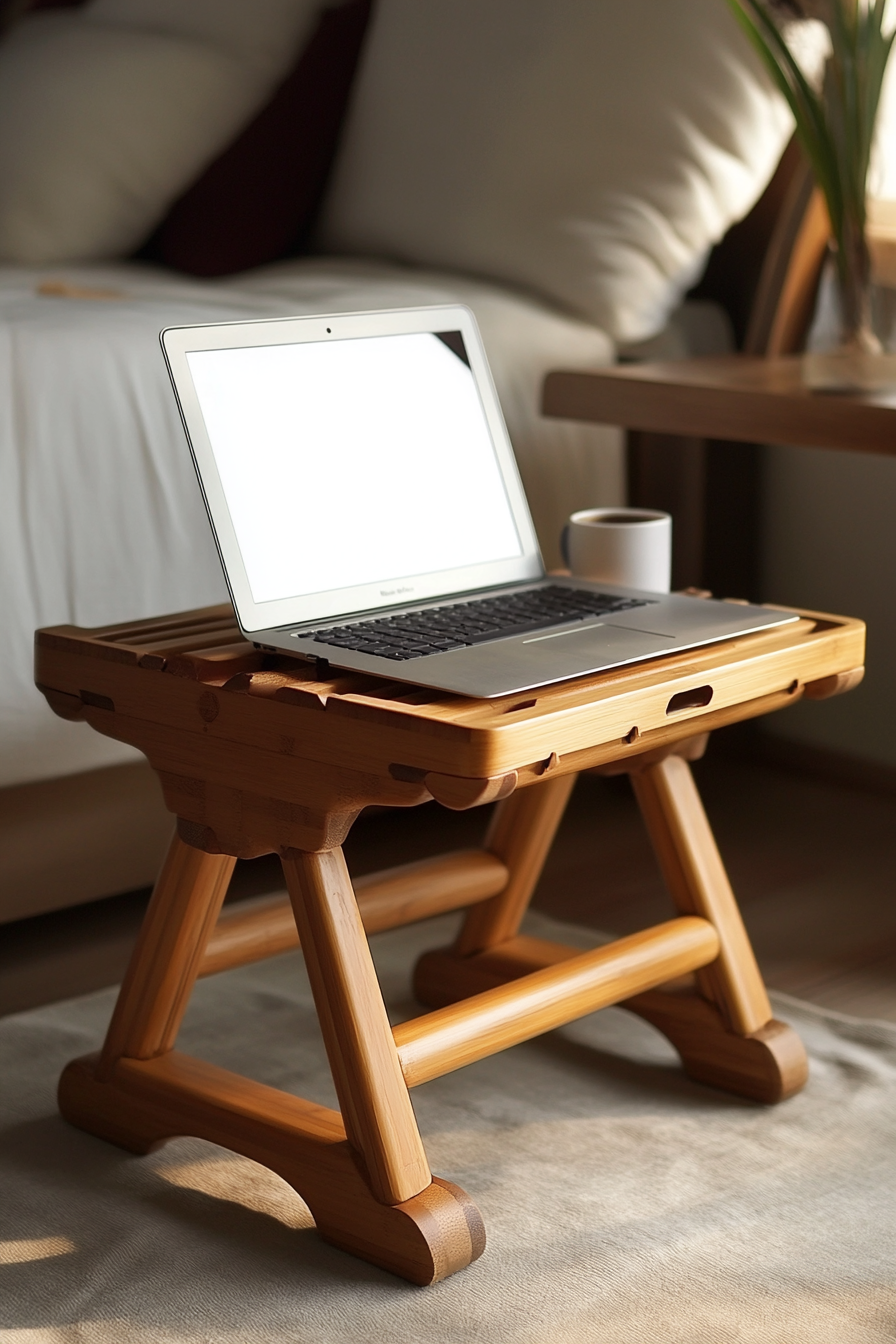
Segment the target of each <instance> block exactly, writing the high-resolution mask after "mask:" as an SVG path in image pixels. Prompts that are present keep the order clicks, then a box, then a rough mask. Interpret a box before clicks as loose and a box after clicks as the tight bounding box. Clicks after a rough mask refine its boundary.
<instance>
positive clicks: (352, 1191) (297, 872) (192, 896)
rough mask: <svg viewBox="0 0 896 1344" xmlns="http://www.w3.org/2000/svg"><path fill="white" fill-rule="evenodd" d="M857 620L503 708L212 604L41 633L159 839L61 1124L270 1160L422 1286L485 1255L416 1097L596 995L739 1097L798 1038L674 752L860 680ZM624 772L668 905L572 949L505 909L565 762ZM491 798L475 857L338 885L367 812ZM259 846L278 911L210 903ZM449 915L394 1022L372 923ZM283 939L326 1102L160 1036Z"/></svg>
mask: <svg viewBox="0 0 896 1344" xmlns="http://www.w3.org/2000/svg"><path fill="white" fill-rule="evenodd" d="M863 655H864V627H863V626H862V623H861V622H859V621H854V620H848V619H845V618H840V617H828V616H818V615H813V614H811V613H803V614H802V615H801V619H800V620H799V621H797V622H796V623H794V624H793V625H790V626H787V627H783V628H780V629H778V630H774V631H770V632H767V633H763V634H754V635H750V636H746V637H744V638H740V639H733V640H729V641H728V642H726V643H725V644H719V645H715V646H712V647H709V648H705V649H700V650H696V651H692V652H690V653H685V654H679V655H672V656H667V657H665V658H661V659H655V660H653V661H651V662H649V663H644V664H641V665H638V666H635V667H630V668H626V669H622V670H620V671H617V672H611V673H606V674H604V675H601V676H593V677H585V678H581V679H579V680H577V681H571V682H566V683H563V684H562V685H559V686H553V687H549V688H546V689H543V690H539V691H534V692H531V693H526V694H522V695H513V696H507V697H505V698H503V699H500V700H492V701H481V700H479V701H477V700H469V699H463V698H461V697H458V696H451V695H443V694H438V693H432V692H428V691H423V690H419V689H415V688H413V687H410V686H407V685H402V684H400V683H397V682H393V681H376V680H374V679H373V678H371V677H366V676H361V675H358V674H346V675H335V676H333V677H326V678H324V679H320V680H316V679H315V676H314V674H313V671H309V669H308V665H306V664H303V663H300V662H298V661H291V660H289V659H288V658H286V657H280V656H272V655H265V654H262V653H260V652H259V651H258V650H256V649H254V648H253V647H252V646H251V645H249V644H247V643H245V642H244V641H243V640H242V639H241V637H240V635H239V631H238V630H237V628H236V626H235V625H234V622H233V613H232V611H231V609H230V608H229V607H218V608H212V609H208V610H205V611H198V612H188V613H184V614H182V615H178V616H172V617H169V618H165V619H161V620H158V621H143V622H138V623H136V624H133V625H131V626H116V627H113V628H107V629H103V630H81V629H78V628H76V627H72V626H61V627H56V628H55V629H50V630H43V631H39V632H38V635H37V640H36V680H37V682H38V685H39V686H40V688H41V690H42V691H43V692H44V694H45V695H46V697H47V700H48V701H49V703H50V705H51V706H52V708H53V709H54V710H55V711H56V712H57V713H58V714H61V715H62V716H63V717H66V718H71V719H84V720H86V721H87V722H88V723H89V724H90V725H91V726H92V727H93V728H95V729H96V730H97V731H98V732H101V733H105V734H107V735H108V736H110V737H115V738H118V739H119V740H121V741H124V742H129V743H131V744H132V745H134V746H136V747H138V748H139V749H140V750H141V751H143V752H144V753H145V754H146V756H147V757H148V758H149V761H150V763H151V764H152V766H153V767H154V768H155V770H156V771H157V772H158V775H159V779H160V781H161V784H162V788H163V790H164V794H165V799H166V801H167V804H168V807H169V808H170V809H171V811H172V812H173V813H175V814H176V816H177V834H176V837H175V839H174V841H173V842H172V847H171V851H170V853H169V856H168V859H167V861H166V863H165V866H164V868H163V871H162V874H161V876H160V878H159V881H158V884H157V886H156V889H155V892H154V894H153V898H152V901H151V904H150V907H149V910H148V912H147V916H146V920H145V923H144V926H143V929H142V932H141V935H140V938H139V940H138V943H137V946H136V948H135V951H134V955H133V958H132V960H131V964H130V967H129V969H128V972H127V975H126V977H125V980H124V983H123V985H122V988H121V992H120V994H119V998H118V1003H117V1005H116V1008H115V1011H114V1014H113V1017H112V1021H111V1023H110V1026H109V1031H108V1035H107V1037H106V1042H105V1045H104V1047H103V1049H102V1052H101V1053H99V1054H97V1055H94V1056H87V1057H85V1058H83V1059H79V1060H75V1061H73V1062H72V1063H71V1064H70V1065H69V1066H68V1067H67V1068H66V1070H65V1072H64V1073H63V1076H62V1079H61V1082H60V1091H59V1100H60V1107H61V1109H62V1113H63V1115H64V1116H65V1117H66V1118H67V1119H68V1120H70V1121H71V1122H72V1123H73V1124H76V1125H79V1126H81V1127H82V1128H84V1129H86V1130H88V1131H90V1132H91V1133H93V1134H97V1135H100V1136H101V1137H103V1138H106V1139H108V1140H110V1141H112V1142H113V1143H117V1144H120V1145H122V1146H123V1147H125V1148H128V1149H131V1150H132V1151H135V1152H146V1151H148V1150H149V1149H150V1148H152V1147H153V1146H155V1145H157V1144H158V1143H160V1142H164V1141H165V1140H166V1139H168V1138H170V1137H173V1136H175V1135H182V1134H190V1135H196V1136H198V1137H201V1138H204V1139H207V1140H210V1141H211V1142H214V1143H218V1144H222V1145H223V1146H224V1147H227V1148H231V1149H233V1150H235V1151H237V1152H240V1153H243V1154H245V1155H246V1156H248V1157H250V1158H254V1159H255V1160H256V1161H258V1162H261V1163H263V1164H265V1165H266V1166H268V1167H270V1168H271V1169H272V1170H274V1171H276V1172H278V1173H279V1175H280V1176H281V1177H283V1178H284V1179H285V1180H286V1181H287V1182H289V1184H291V1185H292V1186H293V1187H294V1188H295V1189H296V1190H297V1191H298V1193H299V1194H300V1195H301V1196H302V1198H303V1199H304V1200H305V1201H306V1203H307V1204H308V1206H309V1208H310V1209H311V1212H312V1214H313V1216H314V1219H315V1221H316V1223H317V1227H318V1230H319V1231H320V1233H321V1234H322V1235H323V1236H324V1237H325V1238H326V1239H327V1240H329V1241H331V1242H333V1243H335V1244H336V1245H337V1246H340V1247H342V1248H344V1249H345V1250H348V1251H351V1252H353V1253H354V1254H356V1255H359V1256H362V1257H364V1258H366V1259H368V1260H371V1261H372V1262H374V1263H375V1264H378V1265H381V1266H384V1267H385V1268H387V1269H390V1270H392V1271H394V1272H395V1273H396V1274H400V1275H403V1276H404V1277H405V1278H407V1279H410V1280H412V1281H413V1282H415V1283H421V1284H422V1283H431V1282H434V1281H435V1280H437V1279H440V1278H444V1277H445V1276H446V1275H448V1274H451V1273H453V1272H454V1271H455V1270H457V1269H461V1268H463V1267H464V1266H465V1265H467V1264H469V1263H470V1262H471V1261H472V1260H474V1259H475V1258H476V1257H477V1256H478V1255H479V1254H480V1253H481V1251H482V1248H483V1246H484V1241H485V1237H484V1230H483V1226H482V1220H481V1218H480V1216H479V1213H478V1210H477V1209H476V1207H475V1205H474V1204H473V1202H472V1200H471V1199H470V1198H469V1196H467V1195H466V1194H465V1193H464V1191H462V1190H460V1189H459V1188H458V1187H457V1186H455V1185H452V1184H451V1183H450V1182H448V1181H444V1180H441V1179H440V1178H438V1177H434V1176H432V1174H431V1173H430V1170H429V1166H428V1163H427V1159H426V1153H425V1151H424V1148H423V1144H422V1141H421V1138H420V1135H419V1132H418V1129H417V1124H416V1120H415V1118H414V1112H413V1109H412V1106H411V1101H410V1095H409V1088H411V1087H415V1086H417V1085H419V1084H422V1083H425V1082H427V1081H429V1080H430V1079H432V1078H436V1077H438V1076H440V1075H441V1074H443V1073H446V1072H448V1071H450V1070H452V1069H456V1068H459V1067H461V1066H463V1065H464V1064H468V1063H471V1062H472V1061H474V1060H477V1059H481V1058H483V1057H485V1056H487V1055H490V1054H492V1053H494V1052H495V1051H497V1050H501V1049H504V1048H506V1047H507V1046H510V1045H513V1044H515V1043H517V1042H519V1041H523V1040H526V1039H528V1038H530V1037H532V1036H535V1035H538V1034H539V1033H541V1032H544V1031H548V1030H550V1029H551V1028H553V1027H557V1026H560V1025H562V1024H563V1023H565V1022H569V1021H571V1020H573V1019H575V1018H577V1017H580V1016H582V1015H583V1014H585V1013H589V1012H592V1011H594V1010H595V1009H597V1008H601V1007H605V1006H607V1005H608V1004H612V1003H622V1004H623V1006H624V1007H626V1008H629V1009H631V1010H632V1011H633V1012H635V1013H638V1014H640V1015H641V1016H643V1017H645V1018H647V1019H648V1020H649V1021H650V1022H652V1023H654V1024H655V1025H656V1026H657V1027H658V1028H659V1029H660V1030H661V1031H662V1032H664V1033H665V1034H666V1036H667V1037H668V1038H669V1039H670V1041H672V1043H673V1044H674V1045H675V1046H676V1048H677V1049H678V1051H679V1053H680V1055H681V1058H682V1062H683V1064H684V1067H685V1068H686V1069H687V1071H688V1072H689V1073H690V1074H691V1076H692V1077H694V1078H697V1079H699V1080H701V1081H703V1082H707V1083H710V1084H714V1085H716V1086H719V1087H723V1088H727V1089H729V1090H731V1091H733V1092H736V1093H739V1094H740V1095H742V1096H745V1097H750V1098H753V1099H755V1100H757V1101H762V1102H775V1101H778V1100H780V1099H782V1098H783V1097H786V1096H788V1095H790V1094H791V1093H793V1092H794V1091H796V1090H798V1089H799V1088H800V1087H801V1086H802V1084H803V1082H804V1080H805V1076H806V1061H805V1054H804V1051H803V1048H802V1045H801V1043H800V1041H799V1039H798V1037H797V1036H796V1035H795V1033H794V1032H793V1031H792V1030H791V1029H790V1028H788V1027H786V1026H784V1025H783V1024H781V1023H779V1022H776V1021H774V1019H773V1018H772V1014H771V1009H770V1006H769V1002H768V997H767V995H766V992H765V988H764V986H763V983H762V980H761V977H760V975H759V971H758V968H757V966H756V962H755V959H754V957H753V953H752V950H751V948H750V944H749V941H748V939H747V935H746V933H745V930H744V927H743V924H742V921H741V918H740V914H739V912H738V909H737V905H736V902H735V900H734V896H733V894H732V892H731V888H730V886H729V884H728V881H727V878H726V875H725V871H724V868H723V866H722V862H721V859H720V858H719V855H718V851H717V849H716V847H715V843H714V841H713V837H712V834H711V832H710V829H709V826H708V823H707V821H706V817H705V814H704V812H703V809H702V806H701V803H700V799H699V796H698V795H697V792H696V789H695V787H694V784H693V780H692V778H691V774H690V770H689V766H688V764H687V762H688V760H689V759H694V758H695V757H696V756H698V755H699V754H700V753H701V751H702V749H703V745H704V743H705V740H706V736H705V735H706V734H707V733H708V732H709V731H710V730H711V729H713V728H717V727H721V726H722V725H724V724H728V723H733V722H736V721H738V720H742V719H746V718H750V717H753V716H756V715H760V714H765V713H768V712H769V711H771V710H775V709H779V708H782V707H784V706H786V705H788V704H791V703H793V702H794V701H796V700H798V699H800V697H801V696H804V695H805V696H809V697H813V698H823V697H825V696H828V695H833V694H836V693H838V692H839V691H843V690H848V689H849V687H850V686H852V685H854V684H855V683H856V682H857V681H858V680H859V679H860V678H861V674H862V673H861V669H862V661H863ZM594 767H599V768H601V769H603V770H605V771H606V772H607V773H620V772H628V773H630V775H631V778H632V782H633V784H634V789H635V793H636V796H637V798H638V801H639V803H640V806H641V810H642V812H643V815H644V819H645V822H646V824H647V828H648V831H649V833H650V835H651V838H652V841H653V844H654V846H655V848H656V851H657V854H658V857H659V860H660V864H661V867H662V869H663V872H664V875H665V878H666V881H667V884H668V886H669V890H670V893H671V896H672V898H673V901H674V903H675V905H676V906H677V908H678V911H679V915H678V917H677V918H675V919H671V920H669V921H667V922H666V923H664V924H661V925H658V926H657V927H655V928H652V929H647V930H645V931H643V932H641V933H638V934H634V935H631V936H629V937H625V938H620V939H618V940H617V941H616V942H613V943H610V944H608V945H605V946H602V947H599V948H597V949H595V950H593V951H590V952H585V953H582V952H581V951H580V950H578V949H574V948H571V947H565V946H562V945H560V944H556V943H547V942H543V941H539V940H535V939H531V938H527V937H523V936H520V934H519V931H518V930H519V925H520V921H521V919H522V916H523V914H524V912H525V909H526V906H527V904H528V902H529V899H530V896H531V894H532V891H533V889H534V887H535V883H536V881H537V879H538V876H539V874H540V872H541V868H542V865H543V863H544V859H545V857H546V855H547V852H548V850H549V848H550V845H551V842H552V840H553V837H554V833H555V831H556V828H557V825H558V823H559V821H560V818H561V816H562V813H563V809H564V807H565V804H566V801H567V798H568V796H569V793H570V791H571V788H572V785H573V782H574V780H575V774H576V772H577V771H578V770H580V769H583V768H594ZM431 798H435V799H437V800H438V801H439V802H440V803H442V804H444V805H445V806H446V807H450V808H467V807H473V806H476V805H477V804H480V803H485V802H492V801H495V800H503V801H501V802H500V803H499V806H498V809H497V811H496V813H495V816H494V818H493V820H492V823H491V826H490V829H489V833H488V836H487V838H486V841H485V845H484V848H482V849H477V850H467V851H462V852H459V853H455V854H449V855H446V856H442V857H439V858H436V859H430V860H426V861H424V862H422V863H416V864H410V865H407V866H406V867H403V868H399V869H392V870H391V871H389V872H386V873H381V874H377V875H375V876H373V877H367V878H364V879H362V880H361V881H359V882H357V883H355V885H354V887H353V886H352V883H351V880H350V878H349V876H348V873H347V871H346V867H345V863H344V860H343V857H342V851H341V848H340V846H341V844H342V842H343V840H344V838H345V836H346V834H347V832H348V830H349V828H350V827H351V825H352V822H353V821H354V820H355V818H356V817H357V815H358V813H359V812H360V811H361V809H362V808H364V807H366V806H368V805H370V804H386V805H388V806H392V807H414V806H416V805H418V804H420V803H423V802H426V801H427V800H429V799H431ZM272 851H273V852H277V853H279V854H280V855H281V858H282V862H283V869H284V873H285V877H286V883H287V887H288V890H289V898H290V902H291V908H290V904H288V903H287V902H286V901H285V900H283V901H281V900H279V899H278V898H271V899H269V900H267V901H263V902H260V903H255V904H253V905H252V906H251V907H249V908H248V909H244V910H237V911H236V912H235V913H228V912H226V911H225V913H224V914H223V915H222V914H220V910H221V904H222V901H223V898H224V895H225V891H226V887H227V883H228V880H229V878H230V874H231V871H232V869H233V865H234V862H235V859H236V858H237V857H246V858H249V857H252V856H255V855H259V854H264V853H269V852H272ZM460 908H466V909H467V910H468V913H467V915H466V919H465V921H464V923H463V926H462V929H461V932H460V934H459V936H458V938H457V940H456V942H455V943H454V945H453V946H452V947H448V948H442V949H436V950H433V951H431V952H429V953H427V954H426V955H424V956H423V957H422V958H421V960H420V961H419V962H418V964H417V967H416V969H415V972H414V987H415V992H416V994H417V997H418V998H419V999H420V1000H422V1002H423V1003H426V1004H428V1005H430V1006H431V1007H432V1009H433V1011H431V1012H429V1013H426V1014H424V1015H423V1016H421V1017H419V1018H417V1019H415V1020H414V1021H411V1022H405V1023H402V1024H401V1025H399V1026H397V1027H396V1028H394V1030H393V1029H392V1028H391V1027H390V1025H389V1022H388V1019H387V1016H386V1011H385V1008H384V1005H383V1001H382V996H381V994H380V989H379V985H378V983H377V979H376V974H375V971H374V969H373V964H372V961H371V958H370V952H369V948H368V944H367V936H366V935H367V933H370V932H372V931H374V930H378V929H384V928H389V927H392V926H396V925H400V924H404V923H408V922H410V921H413V920H417V919H423V918H426V917H427V916H430V915H434V914H437V913H441V912H444V911H448V910H454V909H460ZM299 939H301V946H302V950H303V952H304V956H305V961H306V964H307V968H308V974H309V978H310V981H311V986H312V990H313V993H314V999H315V1003H316V1007H317V1011H318V1014H319V1018H320V1023H321V1028H322V1031H323V1035H324V1040H325V1043H326V1047H327V1052H328V1056H329V1060H330V1065H331V1068H332V1071H333V1077H334V1082H335V1085H336V1091H337V1094H338V1097H339V1103H340V1107H341V1114H340V1113H338V1112H336V1111H331V1110H328V1109H326V1108H324V1107H321V1106H317V1105H315V1104H313V1103H311V1102H308V1101H304V1100H302V1099H301V1098H298V1097H295V1096H291V1095H288V1094H286V1093H283V1092H279V1091H277V1090H276V1089H274V1088H271V1087H266V1086H263V1085H262V1084H260V1083H257V1082H254V1081H252V1080H250V1079H248V1078H243V1077H239V1076H237V1075H235V1074H231V1073H228V1072H226V1071H225V1070H222V1069H219V1068H217V1067H214V1066H212V1065H210V1064H207V1063H205V1062H203V1061H201V1060H198V1059H193V1058H190V1057H189V1056H186V1055H183V1054H180V1053H178V1052H177V1051H175V1049H174V1045H175V1039H176V1036H177V1032H178V1028H179V1025H180V1022H181V1019H182V1017H183V1013H184V1010H185V1008H186V1005H187V1002H188V999H189V997H190V993H191V991H192V987H193V984H194V982H195V979H196V977H197V975H204V974H210V973H212V972H215V971H219V970H223V969H225V968H226V967H229V966H236V965H239V964H242V963H245V962H248V961H252V960H256V959H258V958H260V957H264V956H267V955H270V954H272V953H275V952H279V951H283V950H285V949H286V948H289V947H295V946H297V945H298V943H299Z"/></svg>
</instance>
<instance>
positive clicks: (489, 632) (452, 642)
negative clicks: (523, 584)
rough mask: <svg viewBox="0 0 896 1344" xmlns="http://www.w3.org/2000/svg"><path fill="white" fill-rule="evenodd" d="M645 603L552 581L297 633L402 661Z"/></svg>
mask: <svg viewBox="0 0 896 1344" xmlns="http://www.w3.org/2000/svg"><path fill="white" fill-rule="evenodd" d="M644 606H647V602H646V601H644V600H643V599H640V598H635V597H614V596H612V595H611V594H610V593H592V592H587V591H584V590H582V589H578V588H561V587H560V586H559V585H553V586H549V587H546V588H534V589H530V590H528V591H527V592H522V593H506V594H503V595H502V596H500V597H484V598H480V599H478V600H477V601H473V602H453V603H451V605H450V606H447V607H432V608H431V609H430V610H428V611H413V612H404V613H402V614H399V615H396V616H383V617H380V618H379V619H378V620H374V621H357V622H355V623H354V624H352V625H334V626H332V627H330V628H329V629H327V630H313V631H311V630H309V631H301V632H297V637H298V638H302V639H308V638H313V639H314V641H315V642H316V643H318V644H329V645H331V646H333V647H334V648H337V649H352V650H353V651H354V652H355V653H370V654H374V655H376V656H377V657H379V658H391V659H393V660H394V661H396V662H405V661H406V660H407V659H408V658H425V657H426V656H427V655H428V654H432V653H446V652H448V650H449V649H462V648H466V647H468V646H469V645H471V644H484V643H485V642H486V641H487V640H491V639H505V638H506V637H507V636H508V635H522V634H526V633H528V632H529V631H530V630H545V629H549V628H550V627H551V626H552V625H564V624H566V623H567V622H568V621H583V620H587V619H588V618H589V617H594V616H610V615H616V614H617V613H618V612H621V611H630V610H631V609H632V608H633V607H644Z"/></svg>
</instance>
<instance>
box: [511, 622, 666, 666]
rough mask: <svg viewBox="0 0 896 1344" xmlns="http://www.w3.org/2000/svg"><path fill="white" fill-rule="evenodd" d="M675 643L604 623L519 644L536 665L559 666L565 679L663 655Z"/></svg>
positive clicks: (532, 638)
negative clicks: (543, 663)
mask: <svg viewBox="0 0 896 1344" xmlns="http://www.w3.org/2000/svg"><path fill="white" fill-rule="evenodd" d="M674 643H675V639H674V637H673V636H670V635H661V634H647V633H646V632H645V631H643V630H626V629H624V628H622V627H620V626H617V625H608V624H605V623H603V622H595V623H594V624H590V623H589V624H587V625H579V626H574V627H573V628H572V629H567V630H555V631H552V632H551V633H550V634H544V635H527V636H524V637H523V639H521V640H520V644H521V645H522V646H523V647H524V648H525V650H526V654H527V655H528V656H529V657H533V658H537V660H538V662H539V663H542V661H544V662H545V663H550V664H552V665H553V667H556V666H557V664H558V663H562V664H563V665H564V671H563V673H562V675H564V676H575V674H576V673H577V672H580V671H581V672H588V671H591V670H592V669H597V668H600V667H604V666H613V665H614V664H617V663H624V662H628V661H630V660H632V659H635V658H647V657H649V656H650V655H651V654H652V653H663V652H665V650H666V649H667V648H670V647H671V646H672V645H674ZM517 647H519V645H518V646H517ZM567 669H569V670H567ZM555 675H556V674H555Z"/></svg>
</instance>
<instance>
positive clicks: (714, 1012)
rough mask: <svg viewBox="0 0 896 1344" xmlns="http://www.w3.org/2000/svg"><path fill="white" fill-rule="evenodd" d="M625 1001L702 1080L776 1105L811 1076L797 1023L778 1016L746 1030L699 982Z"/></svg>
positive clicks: (627, 1006)
mask: <svg viewBox="0 0 896 1344" xmlns="http://www.w3.org/2000/svg"><path fill="white" fill-rule="evenodd" d="M619 1006H620V1007H621V1008H628V1009H630V1011H631V1012H633V1013H637V1014H638V1016H639V1017H643V1018H645V1019H646V1020H647V1021H648V1022H651V1023H652V1024H653V1025H654V1026H655V1027H657V1028H658V1029H659V1030H660V1031H661V1032H662V1033H663V1035H664V1036H665V1037H667V1038H668V1040H670V1041H671V1042H672V1044H673V1045H674V1046H675V1049H676V1050H677V1051H678V1053H679V1055H681V1062H682V1064H683V1066H684V1070H685V1073H687V1074H688V1075H689V1076H690V1077H691V1078H693V1079H695V1080H696V1081H697V1082H698V1083H708V1084H709V1086H710V1087H720V1088H722V1090H723V1091H725V1092H734V1093H736V1094H737V1095H738V1096H739V1097H748V1098H749V1099H750V1100H751V1101H761V1102H764V1103H765V1104H766V1105H773V1104H774V1103H775V1102H778V1101H785V1100H786V1099H787V1097H792V1096H793V1095H794V1093H795V1092H799V1091H800V1089H801V1088H802V1087H804V1086H805V1083H806V1079H807V1078H808V1076H809V1063H808V1060H807V1059H806V1051H805V1047H804V1046H803V1043H802V1041H801V1040H800V1038H799V1036H798V1035H797V1034H796V1032H795V1031H794V1030H793V1028H792V1027H788V1026H786V1025H785V1023H783V1022H778V1021H777V1020H776V1019H775V1018H773V1017H772V1018H769V1020H768V1021H767V1022H766V1023H765V1024H764V1026H762V1027H759V1028H758V1030H756V1031H754V1032H751V1033H750V1034H749V1035H748V1036H740V1035H738V1034H737V1032H734V1031H731V1029H730V1028H729V1027H727V1026H726V1024H725V1019H724V1018H723V1017H722V1014H721V1013H720V1012H719V1010H718V1008H717V1007H716V1006H715V1004H712V1003H709V1002H708V1000H706V999H704V998H703V996H702V994H700V993H698V991H697V990H696V988H693V989H691V988H682V989H681V990H677V989H676V990H661V989H660V990H656V989H655V990H649V991H648V992H647V993H646V994H638V995H636V996H635V998H633V999H627V1000H626V1001H625V1002H624V1003H621V1004H620V1005H619Z"/></svg>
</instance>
